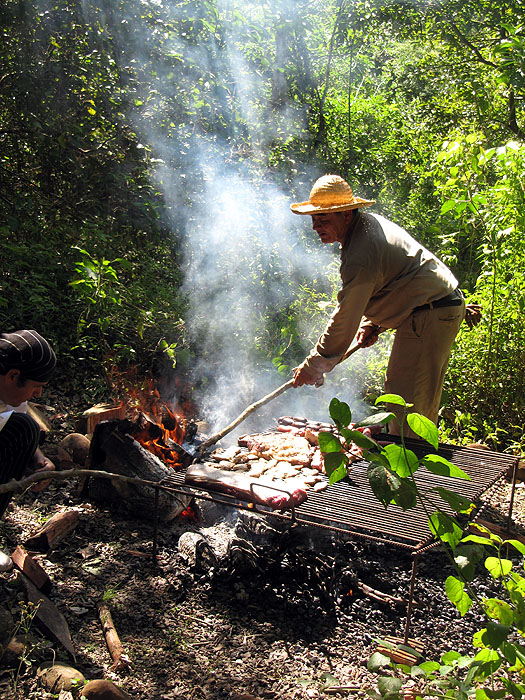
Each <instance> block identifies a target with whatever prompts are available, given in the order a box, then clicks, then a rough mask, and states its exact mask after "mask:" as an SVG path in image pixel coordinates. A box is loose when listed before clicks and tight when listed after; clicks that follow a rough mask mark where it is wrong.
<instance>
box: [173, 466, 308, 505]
mask: <svg viewBox="0 0 525 700" xmlns="http://www.w3.org/2000/svg"><path fill="white" fill-rule="evenodd" d="M184 481H185V482H186V483H187V484H191V485H192V486H200V487H201V488H205V489H210V490H212V491H219V492H220V493H226V494H228V495H229V496H234V497H235V498H239V499H240V500H242V501H248V502H249V503H258V504H259V505H263V506H267V507H268V508H273V509H274V510H284V509H286V508H291V507H292V505H294V506H298V505H300V504H301V503H302V502H303V501H305V500H306V498H307V495H306V491H305V490H304V489H302V488H299V487H297V486H295V485H292V486H289V487H284V486H283V487H281V485H280V486H279V490H278V491H276V490H275V489H273V488H270V487H269V486H267V485H265V484H263V483H261V482H258V481H257V480H254V479H250V478H249V477H247V476H246V475H244V474H240V473H238V472H229V471H223V470H222V469H214V468H213V467H209V466H206V465H204V464H194V465H193V466H191V467H189V468H188V469H187V471H186V476H185V478H184Z"/></svg>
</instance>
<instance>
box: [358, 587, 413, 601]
mask: <svg viewBox="0 0 525 700" xmlns="http://www.w3.org/2000/svg"><path fill="white" fill-rule="evenodd" d="M356 585H357V587H358V588H359V589H360V590H361V591H362V592H363V593H364V594H365V595H367V596H368V597H369V598H371V599H372V600H377V601H379V602H380V603H388V604H389V605H403V604H406V600H403V598H400V597H398V596H393V595H389V594H388V593H383V591H378V590H377V589H376V588H371V587H370V586H367V585H366V583H361V581H358V582H357V583H356Z"/></svg>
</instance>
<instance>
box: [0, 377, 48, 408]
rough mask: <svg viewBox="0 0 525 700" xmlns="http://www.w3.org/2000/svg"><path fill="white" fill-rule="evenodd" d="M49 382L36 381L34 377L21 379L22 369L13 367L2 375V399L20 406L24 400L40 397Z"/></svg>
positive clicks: (0, 387)
mask: <svg viewBox="0 0 525 700" xmlns="http://www.w3.org/2000/svg"><path fill="white" fill-rule="evenodd" d="M46 384H47V382H35V381H34V380H33V379H25V380H22V379H20V371H19V370H17V369H11V370H9V372H7V374H3V375H0V399H2V401H3V402H4V403H6V404H9V405H10V406H15V407H16V406H20V404H21V403H24V401H30V400H31V399H38V398H40V397H41V396H42V389H43V388H44V387H45V385H46Z"/></svg>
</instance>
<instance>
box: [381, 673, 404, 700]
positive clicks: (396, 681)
mask: <svg viewBox="0 0 525 700" xmlns="http://www.w3.org/2000/svg"><path fill="white" fill-rule="evenodd" d="M402 685H403V681H402V680H401V678H392V676H381V678H379V679H378V681H377V688H378V690H379V692H380V693H381V696H382V697H383V698H385V700H394V699H397V698H399V691H400V690H401V687H402Z"/></svg>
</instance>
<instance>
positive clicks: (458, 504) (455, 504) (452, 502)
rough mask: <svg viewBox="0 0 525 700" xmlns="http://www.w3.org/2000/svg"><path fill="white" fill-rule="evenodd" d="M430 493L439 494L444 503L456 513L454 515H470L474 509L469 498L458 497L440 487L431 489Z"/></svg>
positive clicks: (456, 494)
mask: <svg viewBox="0 0 525 700" xmlns="http://www.w3.org/2000/svg"><path fill="white" fill-rule="evenodd" d="M432 491H436V492H437V493H439V495H440V496H441V498H442V499H443V500H444V501H445V503H448V505H449V506H450V507H451V508H452V510H454V511H456V513H471V512H472V509H473V508H475V504H474V503H472V501H471V500H470V499H469V498H465V497H464V496H460V495H459V494H458V493H455V492H454V491H449V490H448V489H445V488H443V487H442V486H436V487H435V488H433V489H432Z"/></svg>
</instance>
